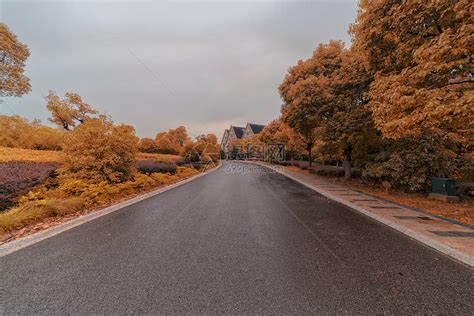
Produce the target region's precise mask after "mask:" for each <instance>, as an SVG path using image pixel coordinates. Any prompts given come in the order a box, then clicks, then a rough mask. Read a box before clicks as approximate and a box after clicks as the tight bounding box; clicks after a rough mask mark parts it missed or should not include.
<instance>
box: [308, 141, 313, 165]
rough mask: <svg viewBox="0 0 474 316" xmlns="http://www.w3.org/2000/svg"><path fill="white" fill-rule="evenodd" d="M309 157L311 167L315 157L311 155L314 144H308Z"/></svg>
mask: <svg viewBox="0 0 474 316" xmlns="http://www.w3.org/2000/svg"><path fill="white" fill-rule="evenodd" d="M307 146H308V147H307V148H308V158H309V167H310V168H311V160H313V157H312V156H311V151H312V149H313V144H308V145H307Z"/></svg>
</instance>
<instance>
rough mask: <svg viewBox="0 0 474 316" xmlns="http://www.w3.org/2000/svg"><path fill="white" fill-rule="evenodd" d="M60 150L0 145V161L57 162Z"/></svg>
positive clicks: (59, 159)
mask: <svg viewBox="0 0 474 316" xmlns="http://www.w3.org/2000/svg"><path fill="white" fill-rule="evenodd" d="M61 156H62V152H61V151H52V150H31V149H21V148H9V147H0V163H2V162H8V161H32V162H59V161H61Z"/></svg>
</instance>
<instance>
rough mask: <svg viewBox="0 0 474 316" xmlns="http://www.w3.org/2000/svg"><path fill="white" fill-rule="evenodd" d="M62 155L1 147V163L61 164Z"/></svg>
mask: <svg viewBox="0 0 474 316" xmlns="http://www.w3.org/2000/svg"><path fill="white" fill-rule="evenodd" d="M62 154H63V153H62V152H61V151H51V150H31V149H21V148H9V147H0V163H3V162H8V161H32V162H60V161H61V157H62ZM136 158H137V160H153V161H157V162H165V163H166V162H178V161H182V160H183V157H181V156H178V155H163V154H149V153H138V154H137V156H136Z"/></svg>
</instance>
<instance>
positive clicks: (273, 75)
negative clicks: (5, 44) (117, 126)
mask: <svg viewBox="0 0 474 316" xmlns="http://www.w3.org/2000/svg"><path fill="white" fill-rule="evenodd" d="M356 11H357V1H356V0H313V1H297V0H296V1H222V0H221V1H173V2H171V1H169V2H165V1H154V2H151V1H150V2H148V1H131V0H130V1H110V0H109V1H104V0H103V1H41V0H36V1H35V0H31V1H22V0H14V1H8V0H7V1H5V0H0V20H1V21H2V22H4V23H6V24H7V25H8V26H9V27H10V29H11V31H12V32H14V33H15V34H16V35H17V36H18V38H19V39H20V41H22V42H23V43H25V44H27V45H28V46H29V48H30V51H31V56H30V58H29V59H28V62H27V70H26V74H27V75H28V77H30V79H31V84H32V88H33V89H32V92H30V93H29V94H28V95H26V96H23V97H22V98H6V99H4V104H1V105H0V111H1V112H0V113H1V114H6V115H11V114H12V112H11V110H12V111H13V112H14V113H15V114H19V115H22V116H25V117H27V118H29V119H33V118H39V119H41V120H42V121H43V122H46V120H47V117H48V112H47V110H46V102H45V100H44V98H43V96H44V95H46V94H47V93H48V90H54V91H56V92H57V93H58V94H60V95H61V96H62V95H64V93H65V92H69V91H71V92H77V93H79V94H80V95H81V96H82V97H83V100H84V101H86V102H87V103H89V104H91V105H92V106H93V107H95V108H97V109H99V110H100V111H102V112H105V113H107V114H109V115H111V116H112V118H113V119H114V121H116V122H124V123H128V124H132V125H133V126H135V128H136V129H137V133H138V135H139V136H141V137H144V136H149V137H154V136H155V134H156V132H157V131H162V130H167V129H169V128H174V127H176V126H179V125H184V126H186V127H187V128H188V131H189V133H190V134H191V135H193V136H196V135H197V134H200V133H209V132H214V133H216V134H217V136H218V138H220V136H221V135H222V132H223V130H224V128H226V127H228V126H229V125H230V124H233V125H243V124H245V123H246V122H248V121H252V122H255V123H262V124H266V123H268V122H269V121H270V120H272V119H274V118H276V117H278V115H279V109H280V104H281V101H280V98H279V95H278V91H277V87H278V84H279V83H280V82H281V81H282V79H283V77H284V75H285V73H286V71H287V69H288V67H289V66H290V65H292V64H294V63H296V61H297V60H299V59H304V58H307V57H309V56H310V55H311V52H312V51H313V50H314V48H315V47H316V45H317V44H318V43H322V42H327V41H328V40H329V39H341V40H343V41H345V42H346V44H349V42H350V38H349V36H348V34H347V28H348V26H349V24H350V23H352V22H353V21H354V19H355V15H356ZM132 53H133V54H135V55H136V56H137V57H138V58H139V59H140V60H141V61H142V62H143V63H144V64H145V65H146V66H147V67H148V68H149V69H150V70H151V71H152V72H154V73H155V74H156V75H157V76H158V77H159V79H160V80H162V82H160V81H159V80H158V79H156V78H155V76H154V75H153V74H152V73H151V72H149V71H148V70H147V68H145V66H143V65H142V64H141V63H140V62H139V61H138V60H137V58H136V57H134V55H133V54H132ZM10 109H11V110H10Z"/></svg>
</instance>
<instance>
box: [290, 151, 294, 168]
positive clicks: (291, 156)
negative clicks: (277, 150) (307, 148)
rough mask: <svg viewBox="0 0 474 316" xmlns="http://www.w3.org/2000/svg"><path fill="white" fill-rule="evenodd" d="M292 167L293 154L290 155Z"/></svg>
mask: <svg viewBox="0 0 474 316" xmlns="http://www.w3.org/2000/svg"><path fill="white" fill-rule="evenodd" d="M290 159H291V165H292V166H293V153H291V154H290Z"/></svg>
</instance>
